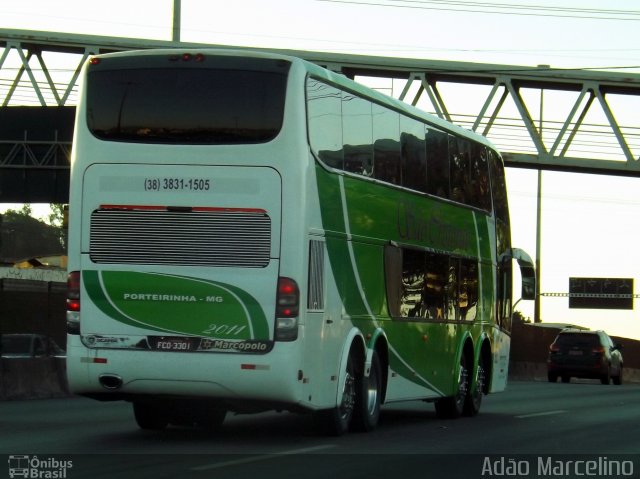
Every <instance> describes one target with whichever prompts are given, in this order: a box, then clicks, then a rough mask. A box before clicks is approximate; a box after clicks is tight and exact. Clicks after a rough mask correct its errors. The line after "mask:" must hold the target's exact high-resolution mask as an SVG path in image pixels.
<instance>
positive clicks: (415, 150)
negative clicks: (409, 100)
mask: <svg viewBox="0 0 640 479" xmlns="http://www.w3.org/2000/svg"><path fill="white" fill-rule="evenodd" d="M400 131H401V132H402V133H401V134H400V144H401V152H402V186H406V187H407V188H411V189H412V190H417V191H423V192H425V193H426V191H427V151H426V146H425V139H424V138H425V126H424V123H421V122H419V121H416V120H414V119H412V118H408V117H405V116H401V117H400Z"/></svg>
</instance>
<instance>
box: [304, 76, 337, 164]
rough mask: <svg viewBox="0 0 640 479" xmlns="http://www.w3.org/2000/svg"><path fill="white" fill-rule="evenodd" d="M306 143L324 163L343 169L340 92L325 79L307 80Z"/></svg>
mask: <svg viewBox="0 0 640 479" xmlns="http://www.w3.org/2000/svg"><path fill="white" fill-rule="evenodd" d="M307 115H308V121H309V126H308V127H309V143H310V144H311V149H312V150H313V152H314V153H315V154H316V155H317V157H318V158H319V159H320V160H321V161H322V162H323V163H324V164H326V165H327V166H329V167H331V168H336V169H338V170H342V169H343V150H342V93H341V91H340V90H338V89H337V88H333V87H332V86H329V85H327V84H325V83H322V82H319V81H317V80H314V79H312V78H310V79H309V80H308V81H307Z"/></svg>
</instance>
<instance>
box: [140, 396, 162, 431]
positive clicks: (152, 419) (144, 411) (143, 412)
mask: <svg viewBox="0 0 640 479" xmlns="http://www.w3.org/2000/svg"><path fill="white" fill-rule="evenodd" d="M133 415H134V417H135V418H136V423H137V424H138V427H140V429H145V430H150V431H159V430H161V429H164V428H165V427H167V426H168V425H169V418H168V417H167V415H166V413H165V411H164V410H163V409H162V408H161V407H159V406H158V405H157V404H154V403H152V402H146V401H145V402H141V401H135V402H134V403H133Z"/></svg>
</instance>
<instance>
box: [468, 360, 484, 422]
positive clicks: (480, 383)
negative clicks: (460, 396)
mask: <svg viewBox="0 0 640 479" xmlns="http://www.w3.org/2000/svg"><path fill="white" fill-rule="evenodd" d="M486 381H487V370H486V368H485V365H484V357H483V355H482V354H480V357H479V358H478V368H477V370H476V380H475V381H473V385H472V387H470V388H469V393H468V394H467V398H466V400H465V402H464V415H465V416H475V415H477V414H478V413H479V412H480V406H482V396H483V395H484V391H485V385H486Z"/></svg>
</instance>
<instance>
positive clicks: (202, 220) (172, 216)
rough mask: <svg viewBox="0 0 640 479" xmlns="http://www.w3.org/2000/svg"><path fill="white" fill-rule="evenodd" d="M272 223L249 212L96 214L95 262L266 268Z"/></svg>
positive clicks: (93, 222) (92, 244) (93, 224)
mask: <svg viewBox="0 0 640 479" xmlns="http://www.w3.org/2000/svg"><path fill="white" fill-rule="evenodd" d="M270 248H271V219H270V218H269V216H268V215H267V214H265V213H261V212H260V213H257V212H244V211H188V212H181V211H164V210H135V209H134V210H115V209H114V210H110V209H109V210H108V209H102V210H96V211H94V212H93V213H92V215H91V230H90V251H89V253H90V257H91V260H92V261H93V262H94V263H116V264H122V263H128V264H166V265H181V266H227V267H245V268H263V267H265V266H267V265H268V263H269V259H270Z"/></svg>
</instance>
